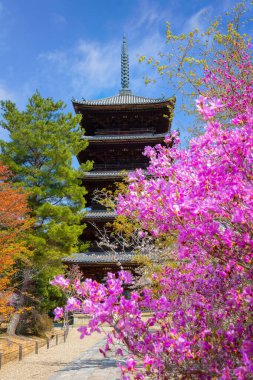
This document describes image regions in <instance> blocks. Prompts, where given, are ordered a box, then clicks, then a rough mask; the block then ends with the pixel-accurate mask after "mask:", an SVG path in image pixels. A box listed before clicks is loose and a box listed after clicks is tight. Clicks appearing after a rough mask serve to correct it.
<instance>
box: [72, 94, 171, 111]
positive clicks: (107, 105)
mask: <svg viewBox="0 0 253 380" xmlns="http://www.w3.org/2000/svg"><path fill="white" fill-rule="evenodd" d="M115 98H120V96H115ZM137 98H141V97H137ZM111 99H112V98H104V99H99V100H98V101H85V100H83V101H78V100H72V104H73V107H74V109H75V111H76V113H83V112H85V113H86V112H87V111H91V112H92V111H96V112H97V111H113V112H115V113H116V112H117V111H129V110H131V111H132V110H134V111H142V110H149V109H152V110H154V109H166V108H169V109H173V108H174V106H175V101H176V98H175V97H174V96H173V97H171V98H168V99H149V98H145V99H146V100H145V101H143V102H141V101H140V102H138V101H132V102H131V100H123V99H122V100H120V99H119V100H117V101H114V100H111ZM120 101H122V103H120Z"/></svg>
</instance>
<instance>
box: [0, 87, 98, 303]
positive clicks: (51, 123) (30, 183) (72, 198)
mask: <svg viewBox="0 0 253 380" xmlns="http://www.w3.org/2000/svg"><path fill="white" fill-rule="evenodd" d="M64 108H65V105H64V103H63V102H62V101H58V102H55V101H53V100H52V99H51V98H45V99H44V98H42V97H41V95H40V94H39V92H36V93H35V94H34V95H33V96H32V97H31V98H30V99H29V100H28V104H27V106H26V109H25V110H24V111H19V110H18V109H17V107H16V105H15V104H14V103H12V102H10V101H6V102H3V101H2V102H1V109H2V111H3V114H2V116H3V120H2V121H1V122H0V125H1V126H2V127H3V128H4V129H6V130H7V131H8V132H9V136H10V141H8V142H6V141H3V140H0V147H1V156H0V157H1V160H2V162H3V163H5V164H7V165H8V167H9V168H10V169H11V170H12V172H13V173H14V177H13V181H14V182H15V183H17V184H20V185H22V187H23V188H24V189H26V190H27V191H28V193H29V208H30V214H31V216H32V217H33V218H34V219H35V224H34V226H33V228H32V229H31V230H30V232H29V233H28V234H27V244H28V246H29V248H30V250H31V251H33V258H32V265H33V268H34V270H35V273H37V274H35V278H36V280H37V282H38V285H39V286H38V288H39V289H40V291H42V296H43V293H44V296H45V297H44V298H45V302H46V297H47V296H48V285H47V284H48V278H49V276H50V275H51V274H56V273H57V272H58V271H60V270H61V266H62V264H61V258H62V257H63V256H65V255H68V254H70V253H71V252H74V251H76V250H77V249H78V244H79V240H78V238H79V236H80V235H81V233H82V231H83V228H84V225H82V224H81V221H82V218H83V211H82V210H83V209H84V207H85V199H84V195H85V193H86V190H85V188H84V187H82V186H81V179H82V177H83V174H84V172H85V171H87V170H90V168H91V163H90V162H88V163H87V164H84V165H81V167H80V168H79V169H78V170H76V169H74V168H73V166H72V157H73V156H74V155H75V156H76V155H77V154H78V153H79V152H80V151H82V150H84V149H85V148H86V147H87V141H85V140H83V139H82V135H83V131H81V127H80V126H79V123H80V120H81V116H80V115H76V116H73V115H72V114H71V113H64ZM45 281H47V284H46V285H45ZM43 284H44V285H43ZM40 295H41V294H40Z"/></svg>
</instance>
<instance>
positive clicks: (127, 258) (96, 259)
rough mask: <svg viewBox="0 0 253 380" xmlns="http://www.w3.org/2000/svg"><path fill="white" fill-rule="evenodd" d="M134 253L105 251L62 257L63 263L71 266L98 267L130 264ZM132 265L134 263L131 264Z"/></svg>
mask: <svg viewBox="0 0 253 380" xmlns="http://www.w3.org/2000/svg"><path fill="white" fill-rule="evenodd" d="M133 257H134V253H133V252H132V251H129V252H125V253H118V254H113V253H112V252H109V251H108V252H107V251H103V252H101V251H98V252H94V251H92V252H83V253H76V254H74V255H72V256H69V257H64V258H63V262H65V263H72V264H77V263H78V264H86V265H87V264H92V265H98V266H99V265H100V264H114V265H115V264H117V262H119V261H120V262H121V263H128V264H129V263H130V262H131V261H133ZM133 265H134V263H133Z"/></svg>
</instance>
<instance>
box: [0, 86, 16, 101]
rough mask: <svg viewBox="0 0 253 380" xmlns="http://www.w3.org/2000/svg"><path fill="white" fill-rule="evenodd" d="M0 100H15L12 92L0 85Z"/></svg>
mask: <svg viewBox="0 0 253 380" xmlns="http://www.w3.org/2000/svg"><path fill="white" fill-rule="evenodd" d="M0 100H12V101H14V100H15V96H14V94H13V92H11V91H10V90H8V89H7V88H6V87H5V86H4V85H3V84H0Z"/></svg>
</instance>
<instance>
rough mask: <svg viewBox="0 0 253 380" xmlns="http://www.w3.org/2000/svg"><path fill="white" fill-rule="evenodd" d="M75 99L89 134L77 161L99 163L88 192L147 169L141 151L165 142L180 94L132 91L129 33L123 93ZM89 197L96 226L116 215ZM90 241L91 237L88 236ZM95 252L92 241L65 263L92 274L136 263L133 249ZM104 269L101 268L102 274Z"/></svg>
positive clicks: (124, 55)
mask: <svg viewBox="0 0 253 380" xmlns="http://www.w3.org/2000/svg"><path fill="white" fill-rule="evenodd" d="M72 103H73V106H74V109H75V111H76V113H81V114H82V115H83V119H82V127H83V128H84V129H85V130H86V132H87V135H84V136H83V138H85V139H87V140H88V141H89V147H88V148H87V149H86V150H85V151H84V152H81V153H80V154H79V156H78V161H79V162H80V163H81V162H85V160H87V159H89V160H92V161H94V167H93V170H92V171H90V172H87V173H86V174H85V176H84V186H86V188H87V189H88V196H89V194H91V192H92V191H91V190H94V189H96V188H97V186H102V185H104V186H107V185H109V186H110V185H112V184H113V183H114V182H115V180H117V179H121V178H122V177H124V176H125V175H126V174H127V172H129V170H130V169H131V170H134V169H136V168H142V169H144V170H145V169H146V167H147V163H148V160H147V159H146V158H145V157H143V155H142V152H143V149H144V147H145V146H146V145H151V146H154V145H156V144H158V143H162V142H163V141H164V138H165V136H166V134H167V133H168V131H169V128H170V123H171V120H170V119H169V118H164V114H169V115H170V114H171V110H173V108H174V104H175V98H174V97H170V98H165V97H161V98H148V97H143V96H137V95H134V94H133V93H132V91H131V90H130V89H129V59H128V53H127V45H126V38H125V36H124V37H123V45H122V53H121V90H120V91H119V93H118V94H117V95H114V96H110V97H106V98H102V99H95V100H87V99H81V100H77V99H72ZM145 160H146V161H145ZM118 169H120V170H118ZM145 171H146V170H145ZM89 201H90V204H91V209H90V210H89V211H87V213H86V214H85V217H84V221H85V222H87V226H92V225H93V227H94V223H98V224H99V223H100V224H99V226H100V227H101V228H102V226H104V225H105V223H106V222H108V221H112V220H113V219H114V218H115V217H116V213H115V212H109V211H106V210H101V209H100V210H99V209H96V208H97V207H96V205H95V206H94V205H93V204H92V198H91V197H90V198H89ZM88 206H89V202H88ZM93 206H94V207H93ZM89 207H90V206H89ZM88 228H91V227H87V231H88ZM89 231H91V230H89ZM84 232H85V231H84ZM89 233H90V232H89ZM87 236H91V235H89V234H88V235H87ZM84 240H85V239H84ZM87 240H90V241H91V239H89V238H87ZM94 241H95V240H94ZM96 250H97V248H95V246H92V245H91V249H90V252H84V253H78V254H75V255H74V256H72V257H67V258H64V260H63V261H64V262H65V263H67V264H80V266H81V267H82V268H84V269H85V270H86V269H87V273H92V267H93V266H94V267H96V268H100V269H101V272H103V271H105V269H108V267H110V265H111V267H113V265H114V266H115V268H116V267H117V265H118V262H120V263H122V265H123V266H124V267H127V265H128V266H129V267H130V268H132V267H134V266H136V263H131V260H132V257H133V254H132V253H131V252H128V253H124V254H122V253H119V254H118V255H113V254H112V253H111V252H106V251H104V252H101V251H98V252H96ZM100 264H101V266H100V267H99V265H100ZM104 264H105V265H104ZM109 264H110V265H109ZM117 268H118V267H117ZM100 269H96V270H97V273H98V275H99V272H100Z"/></svg>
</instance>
